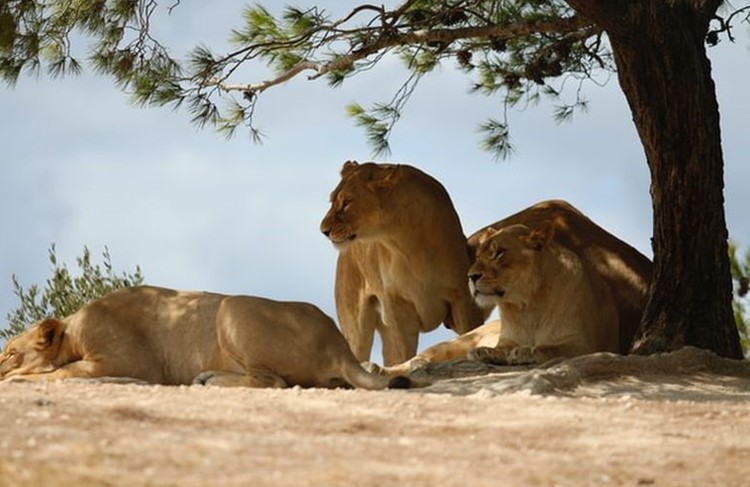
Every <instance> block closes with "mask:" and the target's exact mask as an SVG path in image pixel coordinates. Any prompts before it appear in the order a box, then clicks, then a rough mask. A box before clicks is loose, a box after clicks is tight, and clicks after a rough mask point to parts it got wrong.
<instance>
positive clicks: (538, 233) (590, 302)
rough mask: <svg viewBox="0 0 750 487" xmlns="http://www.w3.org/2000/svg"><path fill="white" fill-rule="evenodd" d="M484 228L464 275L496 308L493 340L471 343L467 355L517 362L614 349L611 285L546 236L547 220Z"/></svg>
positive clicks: (483, 299)
mask: <svg viewBox="0 0 750 487" xmlns="http://www.w3.org/2000/svg"><path fill="white" fill-rule="evenodd" d="M487 231H488V232H489V235H488V236H487V237H486V238H484V239H483V240H482V243H480V244H479V247H477V254H476V260H475V262H474V264H472V266H471V268H470V269H469V279H470V281H471V284H472V286H473V288H474V296H475V298H476V299H477V301H478V302H480V303H494V304H497V305H498V306H499V307H500V316H501V320H502V326H501V327H500V337H499V340H498V342H497V344H496V345H495V346H494V347H479V348H477V349H476V350H474V351H473V352H472V356H473V357H474V358H477V359H480V360H485V361H490V362H494V363H504V364H505V363H507V364H525V363H542V362H545V361H547V360H549V359H552V358H555V357H573V356H577V355H583V354H587V353H593V352H602V351H606V352H615V353H616V352H618V351H619V350H620V340H619V338H620V330H619V315H618V312H617V306H616V305H615V301H614V298H613V296H612V291H611V290H610V288H609V286H608V284H607V283H606V282H605V281H604V279H602V278H601V277H600V276H599V274H598V273H596V272H595V271H594V270H593V269H592V268H591V267H590V266H589V265H588V263H587V262H586V261H584V260H583V259H581V258H580V257H579V256H578V255H577V254H576V253H575V252H573V251H571V250H569V249H568V248H566V247H564V246H562V245H560V244H558V243H557V242H555V241H554V240H553V238H552V237H553V234H554V230H553V228H552V227H551V226H543V227H540V228H537V229H534V230H532V229H530V228H529V227H527V226H526V225H511V226H509V227H505V228H502V229H500V230H497V231H496V230H491V229H490V230H487Z"/></svg>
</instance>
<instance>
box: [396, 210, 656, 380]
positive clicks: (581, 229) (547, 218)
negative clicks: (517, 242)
mask: <svg viewBox="0 0 750 487" xmlns="http://www.w3.org/2000/svg"><path fill="white" fill-rule="evenodd" d="M518 224H523V225H525V226H527V227H528V228H530V229H541V230H542V231H543V232H550V231H551V232H552V234H553V235H552V237H551V238H552V241H554V242H556V243H558V244H560V245H562V246H563V247H565V248H567V249H568V250H569V251H570V252H572V253H573V254H575V256H576V257H577V258H578V259H580V261H581V264H582V265H583V266H585V268H586V269H587V272H589V273H591V275H592V276H593V277H594V279H595V280H597V281H604V283H606V285H607V286H608V288H609V291H610V293H611V295H612V299H613V300H614V303H615V307H616V308H617V315H618V320H617V321H618V325H619V330H620V333H619V343H620V346H619V352H620V353H628V350H629V347H630V344H631V342H632V340H633V336H634V334H635V333H636V331H637V329H638V326H639V325H640V319H641V315H642V313H643V308H644V307H645V304H646V297H647V292H648V285H649V282H650V279H651V268H652V264H651V261H650V260H649V259H648V258H646V257H645V256H644V255H642V254H641V253H640V252H638V251H637V250H636V249H634V248H633V247H631V246H630V245H628V244H627V243H625V242H623V241H622V240H620V239H618V238H617V237H615V236H614V235H612V234H610V233H609V232H607V231H606V230H604V229H603V228H601V227H600V226H598V225H597V224H596V223H594V222H593V221H591V220H590V219H589V218H587V217H586V216H585V215H584V214H583V213H581V212H580V211H578V210H577V209H576V208H575V207H573V206H572V205H570V204H569V203H568V202H566V201H562V200H551V201H542V202H540V203H537V204H535V205H533V206H531V207H529V208H526V209H525V210H522V211H520V212H518V213H515V214H513V215H511V216H509V217H507V218H504V219H502V220H500V221H498V222H495V223H493V224H492V225H489V226H487V227H484V228H483V229H481V230H479V231H477V232H476V233H474V234H473V235H472V236H471V237H469V239H468V243H469V247H470V248H471V249H473V250H472V252H473V254H475V255H476V254H477V252H478V247H480V246H481V244H482V243H483V242H484V241H485V240H487V239H488V238H490V237H491V236H492V235H493V234H494V232H493V229H494V230H498V229H502V228H507V227H509V226H513V225H518ZM478 258H479V257H478ZM483 302H484V307H485V309H486V310H488V311H489V310H491V309H492V308H494V307H495V306H496V305H497V304H498V303H497V301H496V300H495V299H486V300H483ZM537 304H538V305H539V306H546V305H547V303H545V302H539V303H537ZM501 319H502V317H501ZM501 328H502V324H501V321H493V322H491V323H487V324H485V325H482V326H480V327H478V328H476V329H474V330H472V331H471V332H470V333H467V334H466V335H462V336H459V337H456V338H454V339H452V340H447V341H445V342H442V343H438V344H437V345H434V346H432V347H430V348H428V349H426V350H424V351H423V352H421V353H420V354H419V355H417V356H415V357H414V358H412V359H410V360H408V361H407V362H404V363H401V364H396V365H394V366H391V367H385V368H384V372H385V373H387V374H389V375H395V374H403V373H408V372H410V371H412V370H415V369H418V368H421V367H424V366H426V365H428V364H430V363H435V362H444V361H448V360H454V359H463V358H467V355H469V354H470V352H471V350H473V349H474V348H476V347H486V346H488V344H489V343H490V342H493V345H494V344H495V343H497V341H498V339H499V337H500V330H501Z"/></svg>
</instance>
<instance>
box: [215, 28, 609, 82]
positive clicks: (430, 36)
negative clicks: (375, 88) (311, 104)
mask: <svg viewBox="0 0 750 487" xmlns="http://www.w3.org/2000/svg"><path fill="white" fill-rule="evenodd" d="M585 27H593V25H592V23H591V22H590V21H589V20H587V19H585V18H583V17H580V16H573V17H569V18H565V19H560V20H555V21H526V22H512V23H509V24H503V25H498V24H492V25H485V26H478V27H462V28H457V29H422V30H417V31H413V32H405V33H401V34H394V33H393V31H388V32H386V33H384V34H382V35H380V36H379V37H378V38H377V39H376V40H375V41H374V42H372V43H371V44H368V45H366V46H364V47H362V48H360V49H357V50H354V51H352V52H351V53H349V54H347V55H344V56H342V57H340V58H338V59H336V60H334V61H331V62H315V61H311V60H305V61H302V62H300V63H299V64H297V65H296V66H294V67H293V68H291V69H289V70H287V71H285V72H284V73H282V74H281V75H279V76H278V77H276V78H273V79H269V80H266V81H262V82H260V83H225V82H224V81H221V80H213V82H212V83H213V84H215V85H217V86H219V87H220V88H221V89H222V90H224V91H241V92H243V93H245V94H246V95H249V96H254V95H256V94H259V93H261V92H263V91H264V90H266V89H268V88H270V87H272V86H275V85H278V84H281V83H284V82H286V81H289V80H290V79H292V78H294V77H295V76H297V75H299V74H300V73H302V72H303V71H314V72H315V73H314V74H311V75H310V76H309V77H308V79H310V80H313V79H317V78H319V77H321V76H323V75H325V74H327V73H330V72H333V71H338V70H341V69H345V68H347V67H349V66H351V65H352V64H354V63H355V62H357V61H359V60H362V59H365V58H367V57H369V56H371V55H373V54H375V53H378V52H381V51H386V50H388V49H391V48H394V47H399V46H406V45H413V44H427V43H433V42H439V43H443V44H450V43H453V42H455V41H458V40H463V39H477V38H485V39H486V38H491V39H511V38H518V37H522V36H528V35H531V34H542V33H557V34H564V33H568V32H574V31H577V30H581V29H583V28H585ZM594 33H595V31H592V32H591V34H592V35H593V34H594ZM249 49H252V46H251V47H250V48H249Z"/></svg>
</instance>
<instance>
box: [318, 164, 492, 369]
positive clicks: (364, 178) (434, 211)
mask: <svg viewBox="0 0 750 487" xmlns="http://www.w3.org/2000/svg"><path fill="white" fill-rule="evenodd" d="M320 229H321V231H322V232H323V234H325V235H326V237H328V238H329V239H330V240H331V242H332V243H333V244H334V245H335V246H336V248H337V249H338V250H339V259H338V263H337V267H336V312H337V313H338V317H339V323H340V325H341V329H342V331H343V332H344V335H345V336H346V339H347V340H348V341H349V344H350V345H351V347H352V350H353V351H354V355H355V356H356V357H357V358H358V359H359V360H362V361H365V360H369V358H370V350H371V348H372V342H373V336H374V333H375V331H376V330H377V332H378V333H379V334H380V336H381V338H382V340H383V360H384V363H385V365H391V364H396V363H400V362H403V361H404V360H407V359H409V358H411V357H413V356H414V354H415V353H416V352H417V342H418V339H419V333H420V332H422V331H425V332H426V331H430V330H434V329H435V328H437V327H438V326H439V325H440V323H445V324H446V325H447V326H448V327H450V328H452V329H453V330H455V331H456V332H457V333H466V332H468V331H469V330H471V329H473V328H475V327H477V326H478V325H480V324H481V323H482V322H483V321H484V315H483V313H482V311H481V310H480V309H479V307H478V306H477V305H476V304H475V303H474V302H473V300H472V298H471V294H470V292H469V287H468V283H467V279H466V273H467V271H468V269H469V257H468V252H467V248H466V237H465V236H464V233H463V230H462V229H461V222H460V221H459V219H458V215H457V214H456V210H455V209H454V208H453V203H452V202H451V199H450V197H449V196H448V193H447V192H446V190H445V188H444V187H443V186H442V185H441V184H440V183H439V182H438V181H436V180H435V179H434V178H432V177H430V176H428V175H427V174H425V173H424V172H422V171H420V170H418V169H416V168H414V167H411V166H407V165H401V164H375V163H372V162H368V163H365V164H357V163H356V162H353V161H348V162H347V163H345V164H344V166H343V168H342V169H341V182H339V184H338V186H336V188H335V189H334V190H333V193H331V208H330V210H328V213H326V215H325V218H323V221H322V222H321V225H320Z"/></svg>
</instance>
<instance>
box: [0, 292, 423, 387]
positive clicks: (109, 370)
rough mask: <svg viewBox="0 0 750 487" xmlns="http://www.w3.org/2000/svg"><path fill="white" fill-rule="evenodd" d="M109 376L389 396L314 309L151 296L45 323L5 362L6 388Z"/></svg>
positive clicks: (1, 359) (119, 295) (20, 339)
mask: <svg viewBox="0 0 750 487" xmlns="http://www.w3.org/2000/svg"><path fill="white" fill-rule="evenodd" d="M106 376H114V377H132V378H136V379H141V380H144V381H148V382H152V383H155V384H190V383H192V382H194V381H196V382H198V383H202V384H215V385H221V386H247V387H286V386H290V385H301V386H303V387H337V386H342V385H347V384H348V385H352V386H356V387H363V388H366V389H384V388H386V387H388V386H389V380H388V379H387V378H384V377H379V376H377V375H373V374H370V373H368V372H367V371H365V370H364V369H363V368H362V367H361V366H360V365H359V362H358V361H357V359H355V358H354V355H352V352H351V350H350V349H349V346H348V345H347V343H346V341H345V340H344V337H343V336H342V335H341V333H340V332H339V330H338V328H336V325H335V324H334V323H333V321H332V320H331V319H330V318H329V317H328V316H326V315H325V314H324V313H323V312H322V311H320V310H319V309H318V308H316V307H315V306H313V305H312V304H308V303H293V302H283V303H282V302H278V301H271V300H269V299H264V298H258V297H251V296H224V295H221V294H213V293H201V292H186V291H174V290H171V289H163V288H158V287H149V286H142V287H133V288H126V289H122V290H119V291H115V292H113V293H111V294H109V295H107V296H105V297H103V298H100V299H98V300H96V301H94V302H92V303H90V304H88V305H86V306H84V307H83V308H81V309H80V310H79V311H77V312H75V313H73V314H72V315H70V316H68V317H66V318H63V319H61V320H57V319H47V320H44V321H42V322H40V323H38V324H36V325H34V326H32V327H31V328H30V329H28V330H27V331H25V332H23V333H21V334H20V335H18V336H16V337H15V338H13V339H11V340H10V341H9V342H8V344H7V345H6V347H5V350H4V351H3V353H2V355H0V379H5V378H14V377H18V378H22V379H27V380H56V379H65V378H69V377H106ZM390 385H391V386H407V385H408V380H407V381H404V380H402V379H399V380H398V381H391V382H390Z"/></svg>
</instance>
